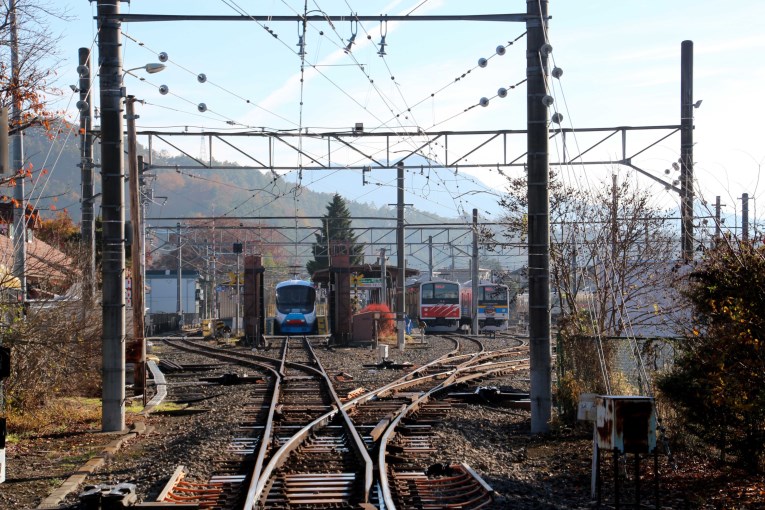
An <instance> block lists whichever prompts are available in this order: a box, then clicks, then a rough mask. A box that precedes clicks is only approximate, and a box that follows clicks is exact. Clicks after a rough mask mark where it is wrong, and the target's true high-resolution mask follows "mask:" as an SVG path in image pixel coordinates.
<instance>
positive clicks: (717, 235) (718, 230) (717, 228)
mask: <svg viewBox="0 0 765 510" xmlns="http://www.w3.org/2000/svg"><path fill="white" fill-rule="evenodd" d="M720 234H721V228H720V195H717V197H715V241H719V240H720Z"/></svg>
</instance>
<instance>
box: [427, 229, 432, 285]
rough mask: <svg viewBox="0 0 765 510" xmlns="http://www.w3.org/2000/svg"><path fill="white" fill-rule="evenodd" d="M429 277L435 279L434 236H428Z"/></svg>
mask: <svg viewBox="0 0 765 510" xmlns="http://www.w3.org/2000/svg"><path fill="white" fill-rule="evenodd" d="M428 278H429V279H430V280H432V279H433V236H428Z"/></svg>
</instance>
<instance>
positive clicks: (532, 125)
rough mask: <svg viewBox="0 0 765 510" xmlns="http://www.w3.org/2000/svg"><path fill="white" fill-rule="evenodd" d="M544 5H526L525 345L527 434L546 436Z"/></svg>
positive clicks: (533, 0) (532, 1) (533, 1)
mask: <svg viewBox="0 0 765 510" xmlns="http://www.w3.org/2000/svg"><path fill="white" fill-rule="evenodd" d="M547 5H548V2H547V0H527V1H526V9H527V14H528V19H527V21H526V29H527V36H526V41H527V47H526V76H527V78H528V80H527V100H526V102H527V122H528V176H529V179H528V182H529V183H528V204H529V205H528V211H529V213H528V222H529V241H528V250H529V346H530V362H531V388H530V397H531V433H532V434H540V433H545V432H547V431H548V430H549V428H550V418H551V416H552V374H551V372H552V364H551V360H552V353H551V350H550V215H549V211H550V202H549V175H548V171H549V168H548V158H549V154H548V145H547V144H548V142H547V139H548V129H547V114H548V111H547V105H548V104H549V99H548V98H547V97H546V96H547V87H546V84H545V80H546V77H547V61H548V54H549V52H550V51H551V49H550V47H549V46H547V38H546V27H547Z"/></svg>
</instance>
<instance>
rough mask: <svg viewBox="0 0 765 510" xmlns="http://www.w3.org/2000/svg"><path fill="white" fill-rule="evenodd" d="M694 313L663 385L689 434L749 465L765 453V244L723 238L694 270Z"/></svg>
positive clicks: (690, 294)
mask: <svg viewBox="0 0 765 510" xmlns="http://www.w3.org/2000/svg"><path fill="white" fill-rule="evenodd" d="M683 293H684V295H685V296H686V297H687V298H688V299H689V300H690V302H691V304H692V306H693V309H694V312H695V315H694V323H693V328H692V329H691V334H690V335H688V337H687V338H686V339H684V341H683V342H682V344H681V345H680V355H679V358H678V359H677V360H676V363H675V366H674V368H673V370H672V371H671V372H669V373H667V374H666V375H665V376H663V377H662V378H660V379H659V380H658V381H657V382H658V385H659V388H660V389H661V391H662V392H663V394H664V395H665V396H667V397H668V398H669V399H670V400H671V401H672V402H673V403H674V404H675V405H676V406H677V407H678V410H679V411H681V413H680V414H679V416H681V417H682V418H683V421H684V425H685V428H686V430H687V431H688V432H690V433H692V434H693V435H695V436H697V437H698V438H700V439H701V440H702V441H704V442H705V443H706V445H708V446H710V447H715V448H718V449H719V450H720V451H721V452H722V454H723V457H724V456H725V455H726V454H728V455H732V456H733V459H734V460H735V461H736V462H737V463H739V464H741V465H742V466H743V467H745V468H747V469H749V470H750V471H761V470H762V469H763V454H764V453H765V246H754V245H753V244H751V243H744V242H736V241H735V240H732V239H724V240H723V241H721V242H720V243H719V244H718V245H717V246H716V247H715V248H713V249H711V250H709V251H707V252H706V253H705V255H704V257H703V259H702V260H701V261H700V263H699V264H698V265H697V266H696V267H695V268H694V270H693V271H692V272H691V273H690V274H689V278H688V280H687V287H686V288H685V289H684V290H683Z"/></svg>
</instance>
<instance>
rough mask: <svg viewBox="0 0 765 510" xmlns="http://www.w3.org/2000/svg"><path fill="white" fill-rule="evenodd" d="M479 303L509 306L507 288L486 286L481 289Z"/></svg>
mask: <svg viewBox="0 0 765 510" xmlns="http://www.w3.org/2000/svg"><path fill="white" fill-rule="evenodd" d="M478 301H479V302H481V303H487V304H496V305H499V304H503V305H506V304H507V287H502V286H499V285H496V286H490V285H485V286H483V287H480V289H479V293H478Z"/></svg>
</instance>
